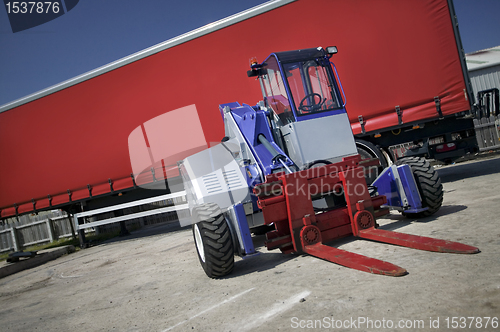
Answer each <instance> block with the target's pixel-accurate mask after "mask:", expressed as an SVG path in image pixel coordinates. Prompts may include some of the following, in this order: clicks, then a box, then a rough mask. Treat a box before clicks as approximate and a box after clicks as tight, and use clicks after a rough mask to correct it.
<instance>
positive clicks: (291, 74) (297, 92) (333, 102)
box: [283, 60, 341, 115]
mask: <svg viewBox="0 0 500 332" xmlns="http://www.w3.org/2000/svg"><path fill="white" fill-rule="evenodd" d="M283 69H284V71H285V74H286V77H287V80H288V85H289V87H290V92H291V93H292V97H293V102H294V103H295V109H296V110H297V115H305V114H311V113H315V112H322V111H327V110H332V109H335V108H339V107H340V106H341V105H340V102H339V98H338V96H337V93H336V90H335V88H334V87H333V86H330V83H329V82H330V81H329V80H328V72H327V71H326V69H325V68H324V67H323V66H321V65H320V64H319V63H317V61H316V60H309V61H303V62H294V63H287V64H284V65H283Z"/></svg>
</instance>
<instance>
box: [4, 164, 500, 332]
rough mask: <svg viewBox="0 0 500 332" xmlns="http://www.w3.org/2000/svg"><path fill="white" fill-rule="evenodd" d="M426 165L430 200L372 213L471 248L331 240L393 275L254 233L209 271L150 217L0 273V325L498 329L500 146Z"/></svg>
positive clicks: (183, 233)
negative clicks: (432, 167) (272, 246)
mask: <svg viewBox="0 0 500 332" xmlns="http://www.w3.org/2000/svg"><path fill="white" fill-rule="evenodd" d="M438 171H439V173H440V175H441V178H442V181H443V184H444V189H445V200H444V203H443V207H442V208H441V210H440V211H438V213H436V214H435V215H434V216H432V217H428V218H424V219H421V220H412V219H406V218H404V217H402V216H401V215H400V214H398V213H397V212H393V213H392V214H391V215H390V216H389V217H387V218H385V219H379V223H380V225H381V228H383V229H388V230H396V231H399V232H403V233H409V234H416V235H422V236H430V237H435V238H442V239H447V240H452V241H459V242H463V243H466V244H470V245H473V246H477V247H479V248H480V249H481V253H479V254H475V255H457V254H444V253H432V252H425V251H419V250H414V249H409V248H403V247H397V246H392V245H388V244H380V243H375V242H369V241H363V240H354V239H352V238H349V239H344V240H342V241H339V242H336V243H334V245H335V246H337V247H339V248H342V249H345V250H349V251H353V252H356V253H360V254H364V255H367V256H370V257H374V258H378V259H383V260H386V261H389V262H391V263H394V264H396V265H399V266H402V267H404V268H406V269H407V270H408V272H409V274H408V275H406V276H403V277H399V278H394V277H387V276H379V275H372V274H368V273H365V272H360V271H356V270H352V269H348V268H345V267H341V266H338V265H335V264H333V263H329V262H327V261H323V260H320V259H317V258H314V257H310V256H305V255H298V256H294V255H283V254H281V253H280V252H279V251H271V252H268V251H266V250H265V248H262V246H263V238H262V237H258V238H256V239H255V242H256V244H257V246H258V247H260V249H261V251H262V254H261V255H260V256H257V257H253V258H250V259H246V260H241V259H239V258H237V261H236V264H235V270H234V272H233V273H232V274H231V275H229V276H228V277H226V278H223V279H220V280H212V279H209V278H207V277H206V276H205V274H204V272H203V270H202V269H201V267H200V265H199V263H198V257H197V255H196V251H195V247H194V242H193V238H192V235H191V231H190V230H189V229H183V230H174V231H170V232H168V233H160V234H158V233H159V231H162V230H163V229H164V228H163V229H162V227H165V226H162V227H160V228H157V229H156V230H155V229H153V230H152V229H150V230H149V232H150V233H151V232H154V231H158V232H157V234H156V235H150V236H147V237H141V236H139V235H140V234H135V236H132V237H130V238H128V239H124V240H122V241H115V242H110V243H106V244H103V245H99V246H95V247H91V248H89V249H85V250H81V251H79V252H76V253H73V254H71V255H67V256H63V257H61V258H59V259H57V260H55V261H51V262H48V263H46V264H45V265H43V266H39V267H36V268H33V269H29V270H25V271H22V272H19V273H17V274H14V275H11V276H8V277H5V278H3V279H0V299H1V301H0V303H1V304H0V322H1V323H0V324H1V327H0V329H1V330H2V331H188V330H189V331H290V330H300V329H301V327H303V328H314V327H316V328H317V330H318V331H319V330H338V331H346V330H356V329H357V330H360V331H372V330H386V331H402V330H419V331H427V330H434V331H437V330H450V331H451V330H479V331H495V330H500V327H499V326H498V324H499V323H498V319H499V318H500V264H499V257H500V228H499V227H498V212H499V211H500V208H499V206H500V192H499V189H498V183H500V174H499V171H500V157H498V156H494V157H493V158H492V159H484V160H480V161H473V162H465V163H461V164H457V165H453V166H445V167H439V168H438ZM469 317H470V318H469ZM487 317H490V318H489V319H488V318H487ZM486 324H488V326H486ZM384 327H385V328H384ZM495 327H496V328H495Z"/></svg>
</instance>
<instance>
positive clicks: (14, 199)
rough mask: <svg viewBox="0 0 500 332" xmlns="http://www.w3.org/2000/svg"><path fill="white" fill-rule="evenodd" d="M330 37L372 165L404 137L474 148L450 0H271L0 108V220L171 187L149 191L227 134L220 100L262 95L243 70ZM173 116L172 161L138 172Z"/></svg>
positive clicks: (428, 147) (447, 156)
mask: <svg viewBox="0 0 500 332" xmlns="http://www.w3.org/2000/svg"><path fill="white" fill-rule="evenodd" d="M332 43H335V44H336V45H338V46H339V47H340V48H341V49H342V52H341V53H339V54H338V56H337V57H336V61H335V63H336V65H337V66H338V71H339V73H338V74H339V75H340V76H342V78H343V79H342V83H343V88H344V93H345V98H344V102H345V103H346V110H347V117H348V119H349V123H350V125H351V128H352V131H353V133H354V137H355V144H356V147H357V149H358V151H359V153H360V155H361V157H362V158H363V159H370V158H374V157H376V158H378V159H379V166H380V169H383V168H384V167H386V166H389V165H390V164H391V163H394V162H396V161H397V160H396V159H397V158H396V157H397V156H396V155H394V154H393V153H392V150H391V147H393V146H397V145H401V144H403V143H410V144H411V147H410V148H411V149H408V150H407V151H406V152H405V153H406V156H415V157H418V156H423V157H428V158H435V159H439V160H444V161H450V160H453V159H454V158H457V157H458V156H461V155H463V154H465V153H468V152H470V151H474V149H475V148H476V146H475V144H476V139H475V137H474V130H473V124H472V119H471V118H470V114H471V108H472V104H473V96H472V95H471V92H470V91H471V89H470V83H469V79H468V76H467V71H466V67H465V62H464V54H463V51H462V47H461V42H460V36H459V33H458V26H457V19H456V17H455V14H454V10H453V3H452V1H451V0H422V1H389V0H380V1H341V0H338V1H337V0H297V1H293V0H273V1H269V2H266V3H264V4H262V5H260V6H257V7H254V8H251V9H249V10H246V11H244V12H241V13H238V14H236V15H233V16H230V17H228V18H225V19H223V20H220V21H218V22H214V23H213V24H210V25H207V26H205V27H201V28H199V29H197V30H194V31H191V32H188V33H186V34H184V35H181V36H179V37H176V38H173V39H170V40H167V41H166V42H163V43H160V44H158V45H155V46H153V47H151V48H148V49H146V50H143V51H140V52H138V53H136V54H132V55H130V56H128V57H125V58H123V59H120V60H117V61H115V62H113V63H111V64H109V65H105V66H103V67H100V68H97V69H95V70H93V71H90V72H88V73H84V74H82V75H80V76H78V77H75V78H72V79H69V80H67V81H65V82H62V83H61V84H57V85H55V86H52V87H49V88H47V89H45V90H42V91H39V92H36V93H33V94H31V95H29V96H26V97H24V98H21V99H19V100H14V101H12V102H10V103H8V104H5V105H3V106H1V107H0V155H1V156H2V162H1V163H0V187H1V188H2V190H1V191H0V210H1V212H0V215H1V217H2V218H6V217H12V216H16V215H20V214H24V213H32V212H37V211H42V210H47V209H54V208H61V209H65V210H66V211H68V212H69V213H76V212H81V211H86V210H89V209H93V208H97V207H103V206H106V205H110V204H119V203H124V202H129V201H133V200H138V199H142V198H147V197H152V196H157V195H162V194H165V193H169V192H170V191H171V189H170V188H167V187H166V186H164V187H163V188H162V189H159V190H149V189H147V188H146V189H145V188H144V187H148V184H153V185H154V184H155V183H158V182H162V181H164V180H165V179H174V178H178V179H180V177H179V173H178V171H177V168H176V162H177V161H179V160H182V159H184V158H185V157H187V156H189V155H191V154H193V153H194V152H196V151H200V150H202V149H204V148H206V147H209V146H210V145H211V142H219V141H220V137H221V136H223V135H224V126H223V124H222V123H221V121H219V117H218V112H219V111H218V105H220V104H221V103H224V102H225V101H227V102H229V101H231V100H245V101H246V102H248V103H256V102H257V101H259V100H260V99H261V88H260V87H259V85H256V84H253V83H254V82H252V81H251V80H248V79H247V78H246V77H245V75H244V74H242V73H244V72H245V71H246V70H247V66H248V62H249V58H250V57H253V56H254V57H257V58H260V59H262V58H264V57H265V56H266V55H268V54H270V53H271V52H280V51H286V50H293V49H307V48H311V47H316V46H317V45H330V44H332ZM316 98H317V97H316ZM183 112H184V113H183ZM174 113H175V114H176V116H172V117H171V118H175V119H176V120H175V121H169V123H168V127H165V128H164V131H165V132H170V133H171V134H172V135H171V136H169V137H170V138H169V141H167V142H165V144H166V145H167V146H172V153H171V155H170V156H168V158H167V157H166V158H163V159H162V161H158V160H155V161H154V162H153V161H152V162H151V167H146V166H144V167H143V169H142V170H140V171H135V170H134V169H133V168H134V167H133V162H132V161H131V157H130V149H131V147H130V136H131V135H132V133H134V135H135V134H136V133H137V128H143V132H146V131H145V129H146V127H145V124H147V123H149V121H151V120H152V119H155V118H158V117H160V116H162V115H163V114H174ZM183 114H185V116H184V118H183ZM193 114H196V118H197V119H198V120H199V122H198V125H197V128H198V132H201V133H202V135H201V136H200V137H201V138H200V139H197V140H196V141H195V142H194V141H193V142H192V144H191V141H189V140H183V139H182V137H187V136H189V135H187V133H188V131H189V130H190V129H188V128H186V127H185V125H186V120H185V118H188V117H191V116H192V115H193ZM198 120H197V121H198ZM183 135H184V136H183ZM197 137H198V136H197ZM181 141H184V143H183V144H184V145H183V148H182V149H181V150H179V149H176V148H174V145H175V146H178V145H179V144H180V143H179V142H181ZM200 141H203V144H199V142H200ZM186 142H187V143H186ZM190 144H191V145H192V146H190ZM406 146H408V144H407V145H406ZM144 170H145V171H144ZM371 180H373V179H371ZM371 180H370V181H371ZM179 181H180V180H179ZM153 187H154V186H153ZM157 187H158V186H157ZM160 187H161V186H160ZM148 188H149V187H148Z"/></svg>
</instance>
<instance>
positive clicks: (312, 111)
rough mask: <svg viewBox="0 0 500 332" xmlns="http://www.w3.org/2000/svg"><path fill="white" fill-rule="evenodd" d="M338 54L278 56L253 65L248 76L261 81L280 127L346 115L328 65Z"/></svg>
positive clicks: (311, 51) (331, 50)
mask: <svg viewBox="0 0 500 332" xmlns="http://www.w3.org/2000/svg"><path fill="white" fill-rule="evenodd" d="M336 51H337V48H336V47H329V48H327V50H324V49H323V48H321V47H319V48H312V49H305V50H298V51H289V52H277V53H273V54H271V55H270V56H269V57H268V58H267V59H266V60H265V61H264V62H263V63H262V64H253V65H252V69H253V70H252V71H250V72H249V76H258V77H259V80H260V84H261V89H262V94H263V97H264V101H265V103H266V106H267V107H269V108H271V109H272V111H273V113H274V116H275V118H276V120H278V121H279V122H280V125H285V124H288V123H291V122H296V121H304V120H308V119H312V118H317V117H324V116H329V115H332V111H333V112H334V113H339V111H340V112H345V110H344V109H343V107H344V105H343V102H342V98H341V97H340V94H339V89H338V86H337V84H336V82H335V79H334V75H333V72H332V69H331V66H330V61H329V58H330V57H331V56H332V54H335V53H336ZM251 73H253V74H254V75H251Z"/></svg>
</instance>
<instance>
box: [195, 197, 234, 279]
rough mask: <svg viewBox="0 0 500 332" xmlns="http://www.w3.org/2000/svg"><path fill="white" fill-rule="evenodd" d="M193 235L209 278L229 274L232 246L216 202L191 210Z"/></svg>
mask: <svg viewBox="0 0 500 332" xmlns="http://www.w3.org/2000/svg"><path fill="white" fill-rule="evenodd" d="M193 220H194V221H195V222H196V223H195V224H193V236H194V241H195V244H196V251H197V252H198V258H199V260H200V264H201V266H202V267H203V270H204V271H205V273H206V274H207V276H209V277H210V278H219V277H223V276H225V275H227V274H229V273H230V272H231V271H232V270H233V267H234V246H233V240H232V237H231V231H230V229H229V225H228V224H227V221H226V218H225V217H224V215H223V214H222V211H221V209H220V208H219V206H218V205H217V204H212V203H208V204H203V205H202V206H199V207H196V208H195V209H194V210H193Z"/></svg>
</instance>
